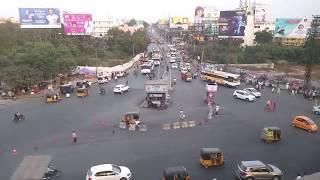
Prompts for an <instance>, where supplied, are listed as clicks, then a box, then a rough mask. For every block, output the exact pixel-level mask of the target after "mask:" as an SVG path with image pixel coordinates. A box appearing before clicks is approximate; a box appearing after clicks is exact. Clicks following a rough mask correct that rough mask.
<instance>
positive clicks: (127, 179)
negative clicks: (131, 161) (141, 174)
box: [86, 164, 133, 180]
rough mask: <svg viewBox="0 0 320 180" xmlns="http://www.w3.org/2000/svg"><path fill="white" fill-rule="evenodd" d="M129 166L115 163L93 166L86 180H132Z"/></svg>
mask: <svg viewBox="0 0 320 180" xmlns="http://www.w3.org/2000/svg"><path fill="white" fill-rule="evenodd" d="M132 179H133V176H132V175H131V172H130V170H129V168H127V167H125V166H117V165H114V164H102V165H97V166H93V167H91V168H90V169H89V170H88V172H87V177H86V180H132Z"/></svg>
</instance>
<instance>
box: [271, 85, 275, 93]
mask: <svg viewBox="0 0 320 180" xmlns="http://www.w3.org/2000/svg"><path fill="white" fill-rule="evenodd" d="M274 91H275V88H274V86H272V89H271V93H272V94H273V93H274Z"/></svg>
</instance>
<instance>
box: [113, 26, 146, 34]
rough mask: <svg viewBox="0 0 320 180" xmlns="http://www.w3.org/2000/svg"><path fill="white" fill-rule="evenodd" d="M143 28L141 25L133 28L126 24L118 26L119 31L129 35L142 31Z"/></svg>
mask: <svg viewBox="0 0 320 180" xmlns="http://www.w3.org/2000/svg"><path fill="white" fill-rule="evenodd" d="M143 28H144V26H143V25H142V24H137V25H135V26H128V25H127V24H122V25H120V26H119V29H120V30H121V31H124V32H130V34H133V33H134V32H136V31H138V30H143Z"/></svg>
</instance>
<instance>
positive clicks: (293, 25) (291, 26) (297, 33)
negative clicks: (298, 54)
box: [275, 18, 310, 38]
mask: <svg viewBox="0 0 320 180" xmlns="http://www.w3.org/2000/svg"><path fill="white" fill-rule="evenodd" d="M308 26H310V24H308V21H307V19H302V18H301V19H285V18H277V19H276V24H275V37H288V38H306V36H307V32H308Z"/></svg>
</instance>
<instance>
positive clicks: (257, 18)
mask: <svg viewBox="0 0 320 180" xmlns="http://www.w3.org/2000/svg"><path fill="white" fill-rule="evenodd" d="M266 7H267V5H264V4H256V7H255V11H254V22H255V23H256V24H264V23H266V16H267V8H266Z"/></svg>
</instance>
